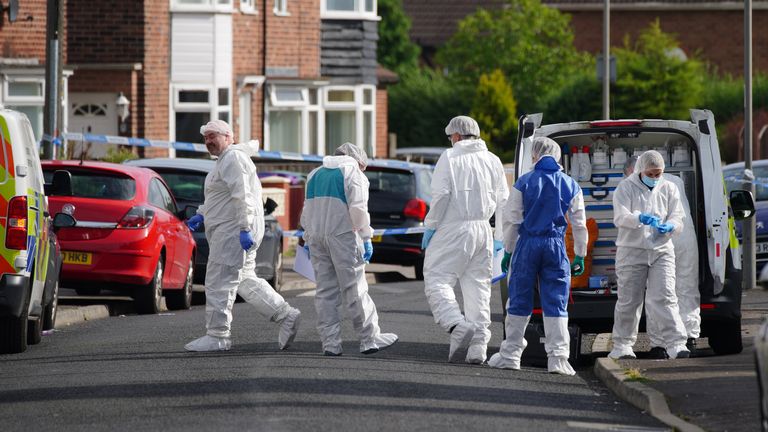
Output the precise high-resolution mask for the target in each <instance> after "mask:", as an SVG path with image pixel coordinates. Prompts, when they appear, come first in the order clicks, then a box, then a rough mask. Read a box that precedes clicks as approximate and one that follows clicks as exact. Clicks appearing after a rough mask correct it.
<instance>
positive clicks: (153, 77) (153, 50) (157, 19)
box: [138, 0, 171, 157]
mask: <svg viewBox="0 0 768 432" xmlns="http://www.w3.org/2000/svg"><path fill="white" fill-rule="evenodd" d="M169 3H170V2H168V1H157V0H146V1H144V19H143V34H144V50H143V51H144V52H143V69H142V74H141V77H140V78H139V80H138V96H139V97H138V104H139V105H140V106H142V107H143V108H144V110H143V111H142V112H139V113H138V117H139V119H138V122H139V127H138V134H139V136H141V137H146V138H150V139H161V140H163V139H168V138H169V121H168V116H169V106H168V105H169V103H170V98H169V91H170V89H169V75H170V46H169V45H170V39H171V35H170V32H171V25H170V14H169V12H168V8H169ZM150 150H151V151H150ZM157 153H160V154H163V153H165V151H164V150H158V149H147V153H146V156H147V157H151V156H155V155H156V154H157Z"/></svg>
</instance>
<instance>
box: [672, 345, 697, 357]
mask: <svg viewBox="0 0 768 432" xmlns="http://www.w3.org/2000/svg"><path fill="white" fill-rule="evenodd" d="M667 354H668V355H669V358H671V359H677V358H689V357H690V356H691V352H690V351H688V347H686V346H685V344H679V345H676V346H674V347H672V348H671V349H667Z"/></svg>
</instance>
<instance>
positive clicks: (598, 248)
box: [592, 240, 616, 257]
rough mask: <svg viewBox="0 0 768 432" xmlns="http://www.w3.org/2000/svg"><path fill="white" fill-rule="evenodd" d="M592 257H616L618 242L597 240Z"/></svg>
mask: <svg viewBox="0 0 768 432" xmlns="http://www.w3.org/2000/svg"><path fill="white" fill-rule="evenodd" d="M592 256H595V257H597V256H609V257H615V256H616V242H615V241H612V240H597V241H595V247H594V249H592Z"/></svg>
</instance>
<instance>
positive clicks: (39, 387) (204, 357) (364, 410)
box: [0, 273, 666, 432]
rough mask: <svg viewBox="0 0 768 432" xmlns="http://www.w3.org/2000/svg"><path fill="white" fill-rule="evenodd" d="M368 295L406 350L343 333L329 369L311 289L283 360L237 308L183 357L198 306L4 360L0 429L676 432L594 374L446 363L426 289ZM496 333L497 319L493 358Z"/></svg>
mask: <svg viewBox="0 0 768 432" xmlns="http://www.w3.org/2000/svg"><path fill="white" fill-rule="evenodd" d="M379 276H380V277H379V279H380V280H402V279H404V278H402V277H401V276H400V275H399V274H390V273H382V274H379ZM371 294H372V297H373V299H374V301H375V302H376V304H377V305H378V308H379V318H380V324H381V326H382V328H383V330H384V331H389V332H396V333H398V334H399V335H400V341H399V342H398V343H397V344H396V345H395V346H393V347H391V348H390V349H388V350H385V351H382V352H380V353H377V354H374V355H370V356H364V355H362V354H359V352H358V350H359V347H358V343H357V340H356V338H355V336H354V332H353V331H352V329H351V327H350V326H349V325H345V327H344V337H345V343H344V355H343V356H342V357H338V358H329V357H323V356H322V354H321V347H320V343H319V340H318V336H317V332H316V330H315V328H314V321H315V313H314V306H313V297H312V291H311V290H306V289H301V288H294V289H291V290H288V291H285V292H284V295H285V296H286V298H287V299H288V300H289V301H290V302H291V304H292V305H294V306H296V307H299V308H300V309H301V311H302V312H303V321H302V327H301V328H300V331H299V335H298V337H297V339H296V341H295V343H294V345H293V346H292V347H291V348H290V349H289V350H287V351H279V350H278V349H277V342H276V340H277V326H276V325H275V324H274V323H270V322H269V321H268V320H266V319H264V318H262V317H259V316H257V315H256V313H255V311H254V310H253V309H252V308H250V307H249V306H248V305H247V304H245V303H238V304H236V305H235V311H234V316H235V320H234V323H233V342H234V346H233V349H232V351H230V352H226V353H186V352H184V351H183V346H184V344H185V343H186V342H188V341H190V340H192V339H194V338H196V337H198V336H201V335H202V334H203V333H204V324H203V320H204V307H202V306H196V307H194V308H193V309H192V310H190V311H184V312H175V313H173V312H171V313H163V314H160V315H155V316H136V315H124V316H115V317H111V318H108V319H104V320H99V321H91V322H86V323H83V324H80V325H75V326H71V327H67V328H66V329H64V330H57V331H56V332H54V333H53V334H52V335H50V336H46V337H45V340H44V341H43V343H42V344H40V345H37V346H34V347H31V348H30V349H29V350H27V351H26V352H25V353H22V354H18V355H5V356H0V424H2V426H0V430H3V431H8V432H10V431H25V432H27V431H29V430H35V431H47V430H56V431H62V430H89V431H100V430H109V431H119V430H125V431H129V430H130V431H144V430H185V431H197V430H268V431H315V430H343V431H360V430H373V431H379V430H381V431H389V430H392V431H406V430H420V431H422V430H423V431H429V430H435V431H445V430H478V431H479V430H547V431H557V430H618V431H622V430H635V431H636V430H665V429H666V428H664V427H663V425H661V424H660V423H658V422H657V421H656V420H654V419H653V418H651V417H649V416H647V415H645V414H643V413H641V412H640V411H638V410H637V409H635V408H633V407H631V406H629V405H627V404H625V403H623V402H620V401H619V400H618V399H616V397H614V396H613V395H612V394H611V393H610V392H609V391H608V390H607V389H605V388H604V387H602V386H601V384H600V382H599V381H598V380H597V379H596V378H595V377H594V375H593V374H592V372H591V367H590V366H589V365H585V366H581V367H579V368H577V369H578V374H577V376H575V377H562V376H557V375H550V374H547V373H546V371H545V370H543V369H537V368H530V367H524V368H523V370H522V371H519V372H513V371H504V370H496V369H491V368H489V367H487V366H471V365H466V364H448V363H447V362H446V358H447V352H448V337H447V335H446V334H445V333H444V332H442V331H441V330H440V329H439V328H438V327H437V326H436V325H435V324H434V321H433V320H432V317H431V315H430V313H429V309H428V306H427V303H426V300H425V297H424V294H423V283H421V282H415V281H400V282H392V283H380V284H377V285H375V286H372V287H371ZM493 300H494V304H493V311H494V312H499V299H498V296H496V295H495V296H494V297H493ZM500 320H501V318H500V315H499V314H494V321H495V322H494V324H493V327H492V331H493V340H492V341H491V348H490V350H489V351H490V352H491V353H493V352H495V351H497V350H498V345H499V342H500V335H501V323H500Z"/></svg>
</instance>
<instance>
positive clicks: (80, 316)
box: [55, 305, 109, 329]
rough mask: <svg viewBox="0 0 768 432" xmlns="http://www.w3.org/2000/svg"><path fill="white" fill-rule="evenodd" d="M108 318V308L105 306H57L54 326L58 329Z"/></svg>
mask: <svg viewBox="0 0 768 432" xmlns="http://www.w3.org/2000/svg"><path fill="white" fill-rule="evenodd" d="M108 317H109V308H107V306H106V305H89V306H78V307H66V306H59V310H58V311H57V312H56V326H55V328H57V329H60V328H62V327H66V326H69V325H72V324H77V323H81V322H85V321H92V320H97V319H102V318H108Z"/></svg>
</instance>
